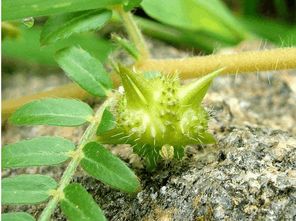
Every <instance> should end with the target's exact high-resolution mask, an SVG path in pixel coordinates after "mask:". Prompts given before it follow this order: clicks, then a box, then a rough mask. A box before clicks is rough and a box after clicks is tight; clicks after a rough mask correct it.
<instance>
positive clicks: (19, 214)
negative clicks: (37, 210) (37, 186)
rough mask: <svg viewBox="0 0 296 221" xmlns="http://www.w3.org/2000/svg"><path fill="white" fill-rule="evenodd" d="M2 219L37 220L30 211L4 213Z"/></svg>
mask: <svg viewBox="0 0 296 221" xmlns="http://www.w3.org/2000/svg"><path fill="white" fill-rule="evenodd" d="M1 220H2V221H35V219H34V217H33V216H31V215H30V214H29V213H24V212H13V213H2V215H1Z"/></svg>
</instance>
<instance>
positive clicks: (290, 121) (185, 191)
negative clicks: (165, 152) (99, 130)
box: [2, 46, 296, 221]
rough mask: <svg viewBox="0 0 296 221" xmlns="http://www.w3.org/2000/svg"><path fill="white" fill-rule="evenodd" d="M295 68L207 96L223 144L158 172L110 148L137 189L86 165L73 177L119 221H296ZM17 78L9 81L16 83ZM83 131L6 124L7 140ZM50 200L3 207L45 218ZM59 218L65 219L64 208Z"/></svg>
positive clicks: (232, 82)
mask: <svg viewBox="0 0 296 221" xmlns="http://www.w3.org/2000/svg"><path fill="white" fill-rule="evenodd" d="M162 47H163V46H162ZM158 50H159V53H158V57H161V56H160V55H159V54H160V51H161V50H162V51H164V52H162V53H163V54H164V56H167V54H170V53H172V56H174V57H176V54H178V52H177V51H176V50H175V49H172V48H166V47H163V48H161V47H159V46H158ZM168 51H169V52H168ZM166 53H167V54H166ZM183 55H184V54H182V55H181V56H183ZM295 74H296V73H295V71H294V72H293V71H291V72H285V71H282V72H276V73H264V74H250V75H244V76H234V75H232V76H224V77H219V78H217V79H216V80H215V83H214V85H213V87H212V88H211V90H210V92H209V93H208V95H207V97H206V100H205V102H204V103H205V106H206V108H207V109H208V111H209V112H210V113H211V116H212V119H211V122H210V129H211V130H212V132H213V133H214V134H215V136H216V138H217V144H215V145H208V146H190V147H188V148H187V151H186V152H187V156H186V158H185V159H184V160H183V161H181V162H163V164H162V165H160V168H159V169H158V170H157V171H156V172H153V173H148V172H146V171H145V170H144V169H143V168H141V162H139V160H138V159H137V157H135V156H134V155H132V154H131V151H130V149H129V147H128V146H119V147H109V148H110V150H112V152H113V153H115V154H117V155H119V156H121V157H122V159H124V160H125V161H126V162H128V163H130V165H131V166H132V167H133V168H135V171H136V173H137V175H138V176H139V178H140V180H141V185H142V190H141V191H140V192H139V193H137V194H135V195H127V194H124V193H120V192H118V191H115V190H113V189H111V188H109V187H107V186H105V185H103V184H101V183H100V182H99V181H96V180H95V179H94V178H91V177H88V176H86V175H85V173H83V171H81V170H80V169H79V170H78V171H77V173H76V176H75V177H74V179H73V181H76V182H81V183H82V184H83V185H84V186H85V187H86V188H87V190H88V191H89V192H90V193H91V194H92V195H93V197H94V198H95V200H96V201H97V202H98V203H99V204H100V205H101V207H102V209H103V210H104V212H105V214H106V216H107V218H108V219H109V220H113V221H117V220H131V221H136V220H145V221H148V220H149V221H150V220H160V221H167V220H176V221H182V220H270V221H271V220H291V221H293V220H296V127H295V125H296V75H295ZM49 75H50V74H49ZM13 76H17V75H13ZM19 76H22V75H21V74H19ZM50 76H51V75H50ZM52 76H53V77H47V78H44V79H42V78H38V79H39V80H38V81H39V83H40V84H41V85H47V84H52V85H55V84H57V82H58V80H57V79H59V76H58V75H56V74H55V75H52ZM20 78H21V79H22V80H20V81H19V85H22V84H25V85H30V82H31V81H30V80H27V79H26V80H27V82H26V83H24V78H23V77H12V80H11V81H13V82H11V83H10V84H12V83H13V84H16V81H17V79H20ZM34 79H36V78H34ZM50 79H52V80H50ZM61 79H63V80H61V81H65V80H64V78H63V77H62V78H61ZM9 81H10V79H9V78H7V79H6V80H5V82H8V83H7V84H8V85H9ZM49 82H51V83H49ZM16 88H17V90H22V89H21V88H19V87H16ZM25 88H28V87H27V86H26V87H25ZM41 88H42V87H41ZM3 90H4V95H5V96H6V97H12V96H13V95H12V93H16V94H21V93H22V92H20V91H17V92H12V90H11V88H10V89H9V88H7V87H5V85H4V88H3ZM7 90H10V91H7ZM83 129H84V128H76V129H75V128H74V129H73V128H67V129H65V128H54V127H43V126H38V127H26V128H25V127H22V128H16V127H13V126H11V125H6V126H5V127H4V131H3V135H2V140H4V143H11V142H15V141H17V140H20V139H24V138H30V137H34V136H39V135H60V136H65V137H67V138H69V139H72V140H74V141H75V142H77V140H78V139H79V136H80V135H81V133H82V132H83ZM63 169H64V166H61V167H54V168H52V167H41V168H29V169H22V170H8V171H4V173H3V176H9V175H14V174H19V173H24V172H25V173H43V174H49V175H51V176H53V177H55V178H56V179H59V177H60V176H61V174H62V172H63ZM43 206H44V205H39V206H30V207H29V206H20V207H12V206H9V207H7V206H6V207H3V211H5V212H7V211H11V210H26V211H28V212H30V213H31V214H33V215H35V216H38V214H40V211H41V210H42V208H43ZM53 220H65V218H64V216H63V215H61V213H60V210H59V209H57V211H56V213H55V215H54V217H53Z"/></svg>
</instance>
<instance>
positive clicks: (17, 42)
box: [2, 26, 114, 67]
mask: <svg viewBox="0 0 296 221" xmlns="http://www.w3.org/2000/svg"><path fill="white" fill-rule="evenodd" d="M40 32H41V29H40V28H39V27H37V26H34V27H33V28H30V29H28V28H25V27H22V28H20V35H19V37H18V38H16V39H10V38H6V39H5V40H4V41H2V55H3V57H4V58H10V59H13V60H17V61H22V62H24V61H26V62H29V63H33V64H36V63H37V64H42V65H48V66H54V67H56V66H58V65H57V63H56V61H55V60H54V54H55V53H56V51H57V50H60V49H62V48H65V47H69V46H72V45H79V46H81V47H82V48H83V49H84V50H87V51H88V52H89V53H90V54H91V55H92V56H94V57H96V58H97V59H99V60H100V61H102V62H104V60H105V59H106V58H107V56H108V54H109V52H111V50H112V49H113V48H114V47H113V44H111V42H108V41H107V40H105V39H103V38H100V37H99V36H97V35H95V33H83V34H74V35H72V36H71V37H69V38H68V39H64V40H60V41H58V42H56V43H55V44H52V45H49V46H47V47H40V43H39V40H40V39H39V38H40Z"/></svg>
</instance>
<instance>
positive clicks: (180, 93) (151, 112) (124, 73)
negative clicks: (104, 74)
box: [98, 66, 220, 169]
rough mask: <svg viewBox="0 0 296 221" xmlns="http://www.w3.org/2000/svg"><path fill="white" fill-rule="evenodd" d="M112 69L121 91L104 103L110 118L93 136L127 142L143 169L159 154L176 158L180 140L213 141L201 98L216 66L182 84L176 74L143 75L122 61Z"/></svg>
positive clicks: (181, 149)
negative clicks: (111, 122)
mask: <svg viewBox="0 0 296 221" xmlns="http://www.w3.org/2000/svg"><path fill="white" fill-rule="evenodd" d="M118 72H119V75H120V77H121V79H122V84H123V87H124V92H123V93H119V92H118V94H116V98H115V101H114V102H113V104H112V105H111V106H110V107H109V110H110V112H111V113H112V114H113V116H114V119H115V122H116V123H115V124H114V127H113V128H112V129H110V130H108V131H107V132H104V133H100V134H99V136H98V139H99V141H101V142H103V143H111V144H119V143H127V144H130V145H132V147H133V150H134V152H135V153H137V154H138V155H140V156H141V157H143V158H144V159H145V160H146V162H147V167H148V168H149V169H154V168H155V167H156V165H157V163H158V162H159V160H160V159H161V158H164V159H166V160H168V159H172V158H176V159H181V158H182V157H183V156H184V148H185V146H186V145H189V144H209V143H214V142H215V139H214V138H213V136H212V135H211V134H210V133H208V132H207V129H208V126H207V125H208V114H207V112H206V111H205V109H204V108H203V107H202V106H201V102H202V100H203V98H204V96H205V94H206V92H207V90H208V88H209V86H210V84H211V82H212V80H213V79H214V78H215V77H216V76H217V75H218V74H219V72H220V70H218V71H215V72H213V73H211V74H209V75H206V76H205V77H202V78H200V79H198V80H197V81H195V82H193V83H191V84H188V85H185V86H181V85H180V81H179V79H178V77H177V75H171V76H167V75H160V74H157V75H154V77H151V76H150V77H149V78H145V76H144V75H143V74H142V73H135V72H133V71H130V70H129V69H126V68H124V67H122V66H119V67H118Z"/></svg>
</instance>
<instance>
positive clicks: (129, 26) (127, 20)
mask: <svg viewBox="0 0 296 221" xmlns="http://www.w3.org/2000/svg"><path fill="white" fill-rule="evenodd" d="M116 11H117V12H118V14H119V15H120V17H121V19H122V21H123V24H124V26H125V28H126V31H127V33H128V35H129V37H130V40H131V41H132V42H133V43H134V44H135V46H136V48H137V49H138V51H139V53H140V55H141V57H140V59H146V58H148V57H149V50H148V47H147V45H146V42H145V40H144V37H143V35H142V33H141V31H140V29H139V28H138V26H137V24H136V22H135V21H134V19H133V16H132V14H131V13H130V12H125V11H124V9H123V7H122V6H118V7H116Z"/></svg>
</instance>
